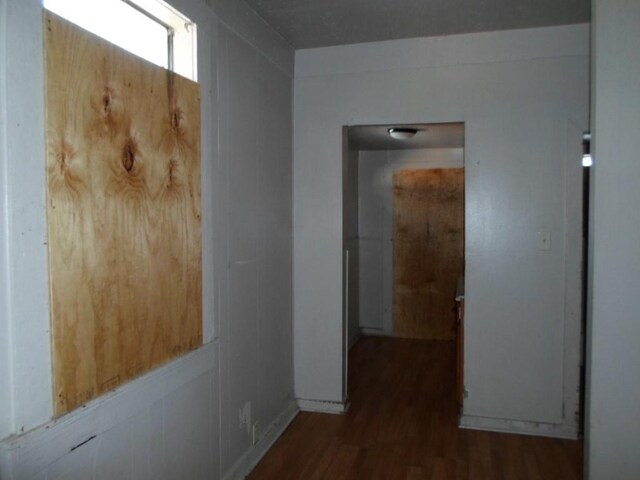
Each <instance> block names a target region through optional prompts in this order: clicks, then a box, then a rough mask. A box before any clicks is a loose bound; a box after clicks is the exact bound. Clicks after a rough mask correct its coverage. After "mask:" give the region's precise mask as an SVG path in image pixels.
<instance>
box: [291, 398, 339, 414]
mask: <svg viewBox="0 0 640 480" xmlns="http://www.w3.org/2000/svg"><path fill="white" fill-rule="evenodd" d="M349 405H350V404H349V401H348V400H345V401H344V402H330V401H326V400H308V399H304V398H298V407H300V410H302V411H303V412H316V413H332V414H334V415H340V414H343V413H347V410H349Z"/></svg>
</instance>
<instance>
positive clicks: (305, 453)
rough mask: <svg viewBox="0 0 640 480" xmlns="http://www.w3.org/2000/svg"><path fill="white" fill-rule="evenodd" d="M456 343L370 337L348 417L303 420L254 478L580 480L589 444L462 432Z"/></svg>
mask: <svg viewBox="0 0 640 480" xmlns="http://www.w3.org/2000/svg"><path fill="white" fill-rule="evenodd" d="M454 363H455V347H454V344H453V342H449V341H433V340H408V339H400V338H380V337H364V338H362V339H361V340H360V341H359V342H358V343H357V344H356V345H355V346H354V347H353V349H352V350H351V352H350V354H349V365H350V371H349V386H350V387H349V388H350V399H351V408H350V409H349V411H348V412H347V414H346V415H328V414H321V413H304V412H303V413H300V414H299V415H298V416H297V417H296V419H295V420H294V421H293V422H292V423H291V425H290V426H289V428H288V429H287V430H286V432H285V433H284V434H283V435H282V437H281V438H280V439H279V440H278V442H276V444H275V445H274V446H273V448H272V449H271V450H270V451H269V453H268V454H267V455H266V456H265V457H264V458H263V459H262V461H261V462H260V463H259V464H258V465H257V466H256V468H255V469H254V471H253V472H252V473H251V475H250V476H249V477H248V478H249V479H250V480H272V479H273V480H276V479H277V480H287V479H290V480H301V479H304V480H309V479H312V480H336V479H340V480H352V479H353V480H377V479H380V480H382V479H384V480H393V479H398V480H448V479H455V480H488V479H490V480H494V479H496V480H500V479H504V480H556V479H557V480H579V479H581V478H582V442H581V441H570V440H559V439H552V438H542V437H532V436H524V435H510V434H505V433H492V432H481V431H474V430H463V429H459V428H457V406H456V398H455V368H454V367H455V365H454Z"/></svg>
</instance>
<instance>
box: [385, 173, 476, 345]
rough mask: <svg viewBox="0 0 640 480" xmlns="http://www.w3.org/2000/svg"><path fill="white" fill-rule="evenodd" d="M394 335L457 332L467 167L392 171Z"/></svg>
mask: <svg viewBox="0 0 640 480" xmlns="http://www.w3.org/2000/svg"><path fill="white" fill-rule="evenodd" d="M393 210H394V213H393V323H394V329H393V332H394V336H397V337H404V338H425V339H432V340H450V339H453V338H454V331H453V327H454V320H455V315H454V298H455V293H456V281H457V279H458V277H459V276H461V275H462V273H463V271H464V169H461V168H452V169H434V170H401V171H398V172H395V173H394V175H393Z"/></svg>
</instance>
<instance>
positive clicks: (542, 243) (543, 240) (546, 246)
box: [537, 231, 551, 250]
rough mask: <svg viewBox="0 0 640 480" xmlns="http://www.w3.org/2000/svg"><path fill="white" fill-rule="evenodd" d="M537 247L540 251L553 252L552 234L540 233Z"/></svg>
mask: <svg viewBox="0 0 640 480" xmlns="http://www.w3.org/2000/svg"><path fill="white" fill-rule="evenodd" d="M537 245H538V250H551V232H544V231H541V232H538V234H537Z"/></svg>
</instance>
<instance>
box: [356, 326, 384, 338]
mask: <svg viewBox="0 0 640 480" xmlns="http://www.w3.org/2000/svg"><path fill="white" fill-rule="evenodd" d="M360 332H362V335H364V336H365V337H366V336H369V337H390V336H391V335H390V334H388V333H387V332H385V331H384V330H383V329H381V328H371V327H360Z"/></svg>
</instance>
